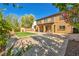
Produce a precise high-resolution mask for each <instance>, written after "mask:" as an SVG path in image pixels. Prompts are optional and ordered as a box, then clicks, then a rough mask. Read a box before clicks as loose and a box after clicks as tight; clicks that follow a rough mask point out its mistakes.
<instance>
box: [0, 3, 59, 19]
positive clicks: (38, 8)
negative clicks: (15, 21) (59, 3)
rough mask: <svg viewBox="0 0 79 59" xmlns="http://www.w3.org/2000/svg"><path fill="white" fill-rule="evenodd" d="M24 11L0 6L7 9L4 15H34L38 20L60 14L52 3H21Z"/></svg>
mask: <svg viewBox="0 0 79 59" xmlns="http://www.w3.org/2000/svg"><path fill="white" fill-rule="evenodd" d="M19 5H21V6H23V7H24V8H22V9H17V8H13V7H12V5H10V6H3V5H2V4H0V8H5V7H6V8H7V9H6V10H4V15H8V14H16V15H17V16H19V17H20V16H22V15H25V14H33V15H34V16H35V17H36V19H40V18H42V17H45V16H49V15H52V14H55V13H58V12H59V9H58V8H56V7H55V6H53V5H52V4H50V3H21V4H19Z"/></svg>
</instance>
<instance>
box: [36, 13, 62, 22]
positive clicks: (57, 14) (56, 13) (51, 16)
mask: <svg viewBox="0 0 79 59" xmlns="http://www.w3.org/2000/svg"><path fill="white" fill-rule="evenodd" d="M60 14H61V12H60V13H56V14H53V15H50V16H46V17H43V18H40V19H37V20H36V21H39V20H43V19H46V18H49V17H52V16H53V17H54V16H57V15H60Z"/></svg>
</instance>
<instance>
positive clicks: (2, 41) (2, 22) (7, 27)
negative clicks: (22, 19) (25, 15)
mask: <svg viewBox="0 0 79 59" xmlns="http://www.w3.org/2000/svg"><path fill="white" fill-rule="evenodd" d="M3 5H7V6H9V5H10V4H8V3H3ZM12 7H14V8H23V7H22V6H20V5H17V4H14V3H12ZM6 8H7V7H6ZM6 8H0V52H1V51H4V50H5V46H6V44H7V39H9V36H10V33H9V31H11V29H12V25H11V23H10V19H9V20H7V21H6V19H5V17H4V15H3V13H2V12H4V10H5V9H6ZM15 22H16V21H15Z"/></svg>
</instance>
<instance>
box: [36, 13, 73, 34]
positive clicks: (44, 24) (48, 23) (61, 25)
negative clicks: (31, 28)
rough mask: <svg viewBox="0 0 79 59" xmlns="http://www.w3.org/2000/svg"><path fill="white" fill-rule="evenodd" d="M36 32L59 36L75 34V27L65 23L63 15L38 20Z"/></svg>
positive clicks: (58, 14)
mask: <svg viewBox="0 0 79 59" xmlns="http://www.w3.org/2000/svg"><path fill="white" fill-rule="evenodd" d="M36 23H37V25H36V26H35V31H37V32H50V33H58V34H68V33H73V26H71V25H70V24H69V23H67V22H65V20H64V19H63V17H62V14H61V13H57V14H54V15H51V16H47V17H44V18H41V19H38V20H36Z"/></svg>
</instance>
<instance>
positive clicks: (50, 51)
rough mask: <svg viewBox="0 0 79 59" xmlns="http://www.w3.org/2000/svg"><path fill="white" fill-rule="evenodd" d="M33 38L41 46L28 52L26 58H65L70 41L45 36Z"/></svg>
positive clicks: (48, 35)
mask: <svg viewBox="0 0 79 59" xmlns="http://www.w3.org/2000/svg"><path fill="white" fill-rule="evenodd" d="M32 38H33V39H34V40H36V41H38V42H39V44H38V45H35V46H34V47H33V48H31V49H30V50H29V51H28V52H26V53H25V54H24V55H25V56H27V55H28V56H63V55H64V54H65V51H66V47H67V43H68V40H67V39H66V38H64V37H61V36H56V35H50V34H43V35H37V36H32Z"/></svg>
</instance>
